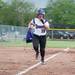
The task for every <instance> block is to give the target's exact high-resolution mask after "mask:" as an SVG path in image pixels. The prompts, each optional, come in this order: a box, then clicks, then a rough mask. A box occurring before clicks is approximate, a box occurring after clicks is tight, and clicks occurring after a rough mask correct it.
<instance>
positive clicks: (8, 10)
mask: <svg viewBox="0 0 75 75" xmlns="http://www.w3.org/2000/svg"><path fill="white" fill-rule="evenodd" d="M33 8H34V7H33V5H32V4H31V3H29V2H26V1H23V0H11V2H10V3H5V2H3V1H1V0H0V24H8V25H22V26H25V25H27V24H28V22H29V21H30V19H31V18H32V17H33V15H31V14H33V13H34V12H33Z"/></svg>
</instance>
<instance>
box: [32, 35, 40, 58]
mask: <svg viewBox="0 0 75 75" xmlns="http://www.w3.org/2000/svg"><path fill="white" fill-rule="evenodd" d="M33 48H34V50H35V52H36V59H37V58H38V55H39V37H38V36H37V35H33Z"/></svg>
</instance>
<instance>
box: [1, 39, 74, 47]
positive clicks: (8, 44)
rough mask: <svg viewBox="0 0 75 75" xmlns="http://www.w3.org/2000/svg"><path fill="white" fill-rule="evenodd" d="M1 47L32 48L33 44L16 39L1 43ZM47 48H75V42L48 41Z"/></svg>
mask: <svg viewBox="0 0 75 75" xmlns="http://www.w3.org/2000/svg"><path fill="white" fill-rule="evenodd" d="M0 46H5V47H12V46H16V47H21V46H26V47H32V43H27V44H26V42H25V41H24V40H19V39H14V40H9V41H0ZM46 47H47V48H75V40H49V39H48V40H47V44H46Z"/></svg>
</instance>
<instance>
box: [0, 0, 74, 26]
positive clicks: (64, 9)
mask: <svg viewBox="0 0 75 75" xmlns="http://www.w3.org/2000/svg"><path fill="white" fill-rule="evenodd" d="M36 10H37V8H35V6H34V4H32V3H30V2H28V1H26V0H11V1H10V2H4V0H0V24H1V25H17V26H27V25H28V23H29V21H30V20H31V19H32V18H34V16H35V14H36ZM45 11H46V17H47V18H48V20H49V21H50V22H52V23H54V24H71V25H75V0H48V3H47V6H46V8H45Z"/></svg>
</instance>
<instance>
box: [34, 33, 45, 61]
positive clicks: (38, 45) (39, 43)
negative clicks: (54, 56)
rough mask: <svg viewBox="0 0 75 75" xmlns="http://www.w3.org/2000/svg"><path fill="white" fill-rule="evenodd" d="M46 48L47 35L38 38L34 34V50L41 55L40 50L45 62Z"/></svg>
mask: <svg viewBox="0 0 75 75" xmlns="http://www.w3.org/2000/svg"><path fill="white" fill-rule="evenodd" d="M45 47H46V35H44V36H37V35H34V34H33V48H34V50H35V52H36V53H39V49H40V55H41V60H44V56H45Z"/></svg>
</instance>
